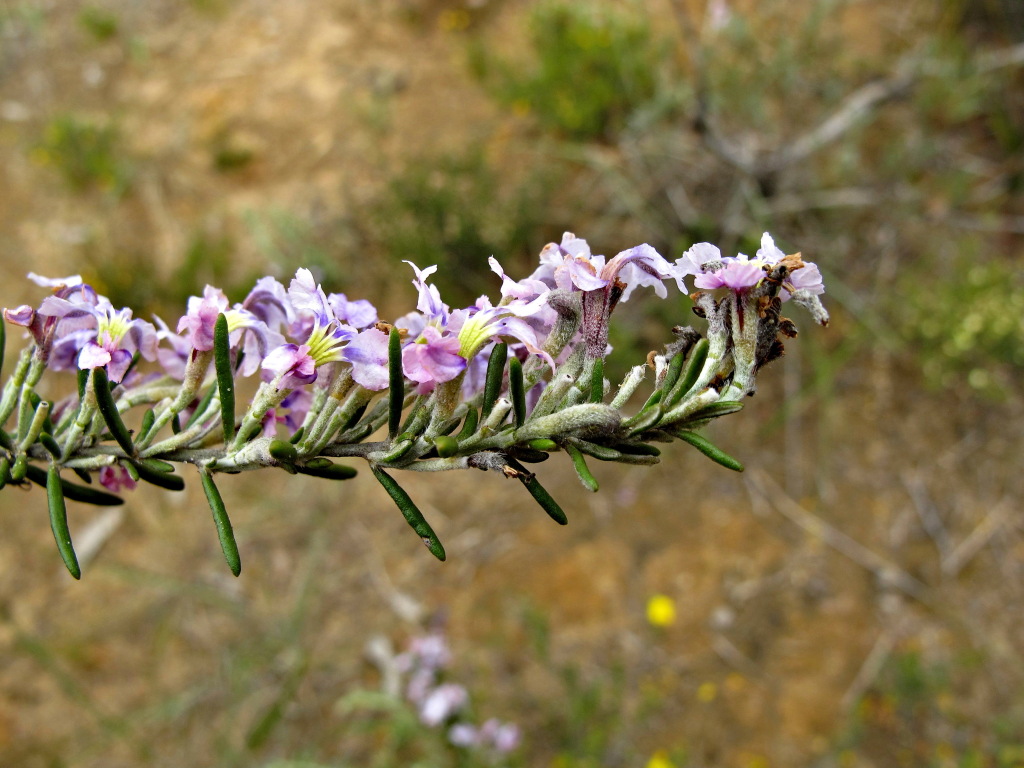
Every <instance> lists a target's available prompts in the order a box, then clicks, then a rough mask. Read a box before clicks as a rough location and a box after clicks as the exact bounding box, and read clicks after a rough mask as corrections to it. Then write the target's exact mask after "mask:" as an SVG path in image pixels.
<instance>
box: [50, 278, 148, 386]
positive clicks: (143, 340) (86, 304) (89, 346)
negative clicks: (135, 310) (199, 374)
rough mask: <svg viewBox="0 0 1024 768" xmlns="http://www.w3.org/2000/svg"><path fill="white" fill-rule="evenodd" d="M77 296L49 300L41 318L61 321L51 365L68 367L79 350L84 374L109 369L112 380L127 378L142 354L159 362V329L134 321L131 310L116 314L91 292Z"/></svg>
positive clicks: (76, 292)
mask: <svg viewBox="0 0 1024 768" xmlns="http://www.w3.org/2000/svg"><path fill="white" fill-rule="evenodd" d="M71 290H72V291H73V293H66V295H65V296H59V295H57V296H48V297H46V298H45V299H44V300H43V303H42V304H41V305H40V307H39V312H38V314H39V315H41V316H43V317H47V318H59V321H58V323H57V325H56V328H55V333H54V337H53V338H54V342H53V348H54V350H55V352H56V354H55V355H53V356H52V359H51V365H52V366H53V367H54V368H55V369H60V367H61V366H66V365H67V361H68V360H70V359H71V357H72V356H73V354H74V351H75V350H77V352H78V354H77V363H78V367H79V368H80V369H82V370H91V369H93V368H106V370H107V374H108V375H109V376H110V380H111V381H114V382H119V381H121V379H122V378H123V377H124V374H125V372H126V371H127V370H128V366H129V365H130V364H131V361H132V357H133V356H134V354H135V353H136V352H139V353H140V354H141V355H142V356H143V357H145V358H146V359H147V360H154V359H156V344H157V335H156V329H155V328H154V327H153V326H152V325H151V324H150V323H148V322H146V321H145V320H133V319H132V311H131V310H130V309H127V308H125V309H120V310H115V309H114V307H113V306H112V305H111V303H110V301H109V300H107V299H106V298H105V297H103V296H96V294H95V292H94V291H92V290H91V289H90V290H89V291H85V290H84V287H83V286H74V287H72V289H71Z"/></svg>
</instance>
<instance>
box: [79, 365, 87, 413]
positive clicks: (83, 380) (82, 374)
mask: <svg viewBox="0 0 1024 768" xmlns="http://www.w3.org/2000/svg"><path fill="white" fill-rule="evenodd" d="M88 385H89V371H88V370H83V369H81V368H79V369H78V403H79V406H81V403H82V401H83V400H85V388H86V387H87V386H88Z"/></svg>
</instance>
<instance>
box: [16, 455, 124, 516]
mask: <svg viewBox="0 0 1024 768" xmlns="http://www.w3.org/2000/svg"><path fill="white" fill-rule="evenodd" d="M12 474H13V473H12ZM23 477H24V478H26V479H28V480H30V481H31V482H33V483H35V484H36V485H39V486H42V487H43V488H45V487H46V482H47V475H46V472H45V471H43V470H42V469H40V468H39V467H37V466H35V465H33V464H29V465H28V466H27V467H26V468H25V474H24V475H23ZM60 485H61V488H62V490H63V491H64V498H65V499H70V500H71V501H80V502H82V503H83V504H93V505H95V506H97V507H116V506H118V505H120V504H124V499H122V498H121V497H120V496H115V495H114V494H112V493H107V492H106V491H100V490H96V489H95V488H89V487H88V486H85V485H75V484H74V483H71V482H68V481H67V480H65V479H64V478H61V479H60Z"/></svg>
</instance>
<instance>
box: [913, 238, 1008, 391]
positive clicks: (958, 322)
mask: <svg viewBox="0 0 1024 768" xmlns="http://www.w3.org/2000/svg"><path fill="white" fill-rule="evenodd" d="M960 242H961V245H960V246H959V247H958V249H957V250H958V254H957V256H958V258H957V259H956V261H955V262H954V264H953V265H952V266H951V267H950V268H949V269H948V270H945V271H944V272H938V271H936V273H934V274H932V275H927V274H925V275H921V274H915V275H908V276H906V277H904V278H903V279H902V280H901V284H900V292H901V293H902V294H903V295H905V296H906V297H907V298H908V302H907V306H906V308H905V309H906V323H905V327H906V329H907V331H908V339H907V341H909V342H910V345H911V346H912V347H913V348H917V349H919V350H921V353H922V358H923V363H924V373H925V376H926V378H927V380H928V381H929V383H931V384H934V385H938V386H944V387H949V386H956V385H957V384H958V382H961V381H966V383H967V384H968V385H970V386H971V387H972V388H974V389H976V390H979V391H981V392H984V393H986V394H992V395H998V394H1005V393H1006V392H1007V391H1008V390H1010V389H1012V387H1013V386H1014V383H1015V382H1014V378H1015V377H1016V376H1017V375H1018V374H1019V372H1020V371H1021V370H1022V369H1024V272H1022V271H1021V269H1020V265H1019V264H1017V263H1015V262H1013V261H1008V260H1005V259H1001V258H991V257H987V256H986V255H985V254H984V253H983V252H981V251H979V244H978V243H976V242H972V240H971V239H968V238H963V239H962V240H961V241H960Z"/></svg>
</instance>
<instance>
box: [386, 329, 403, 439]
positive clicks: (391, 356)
mask: <svg viewBox="0 0 1024 768" xmlns="http://www.w3.org/2000/svg"><path fill="white" fill-rule="evenodd" d="M388 397H389V398H390V399H389V400H388V437H391V438H393V437H394V436H395V435H397V434H398V430H399V428H400V427H401V424H402V405H403V403H404V402H405V376H404V375H403V374H402V335H401V334H400V333H399V332H398V329H397V328H392V329H391V335H390V336H389V337H388Z"/></svg>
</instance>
